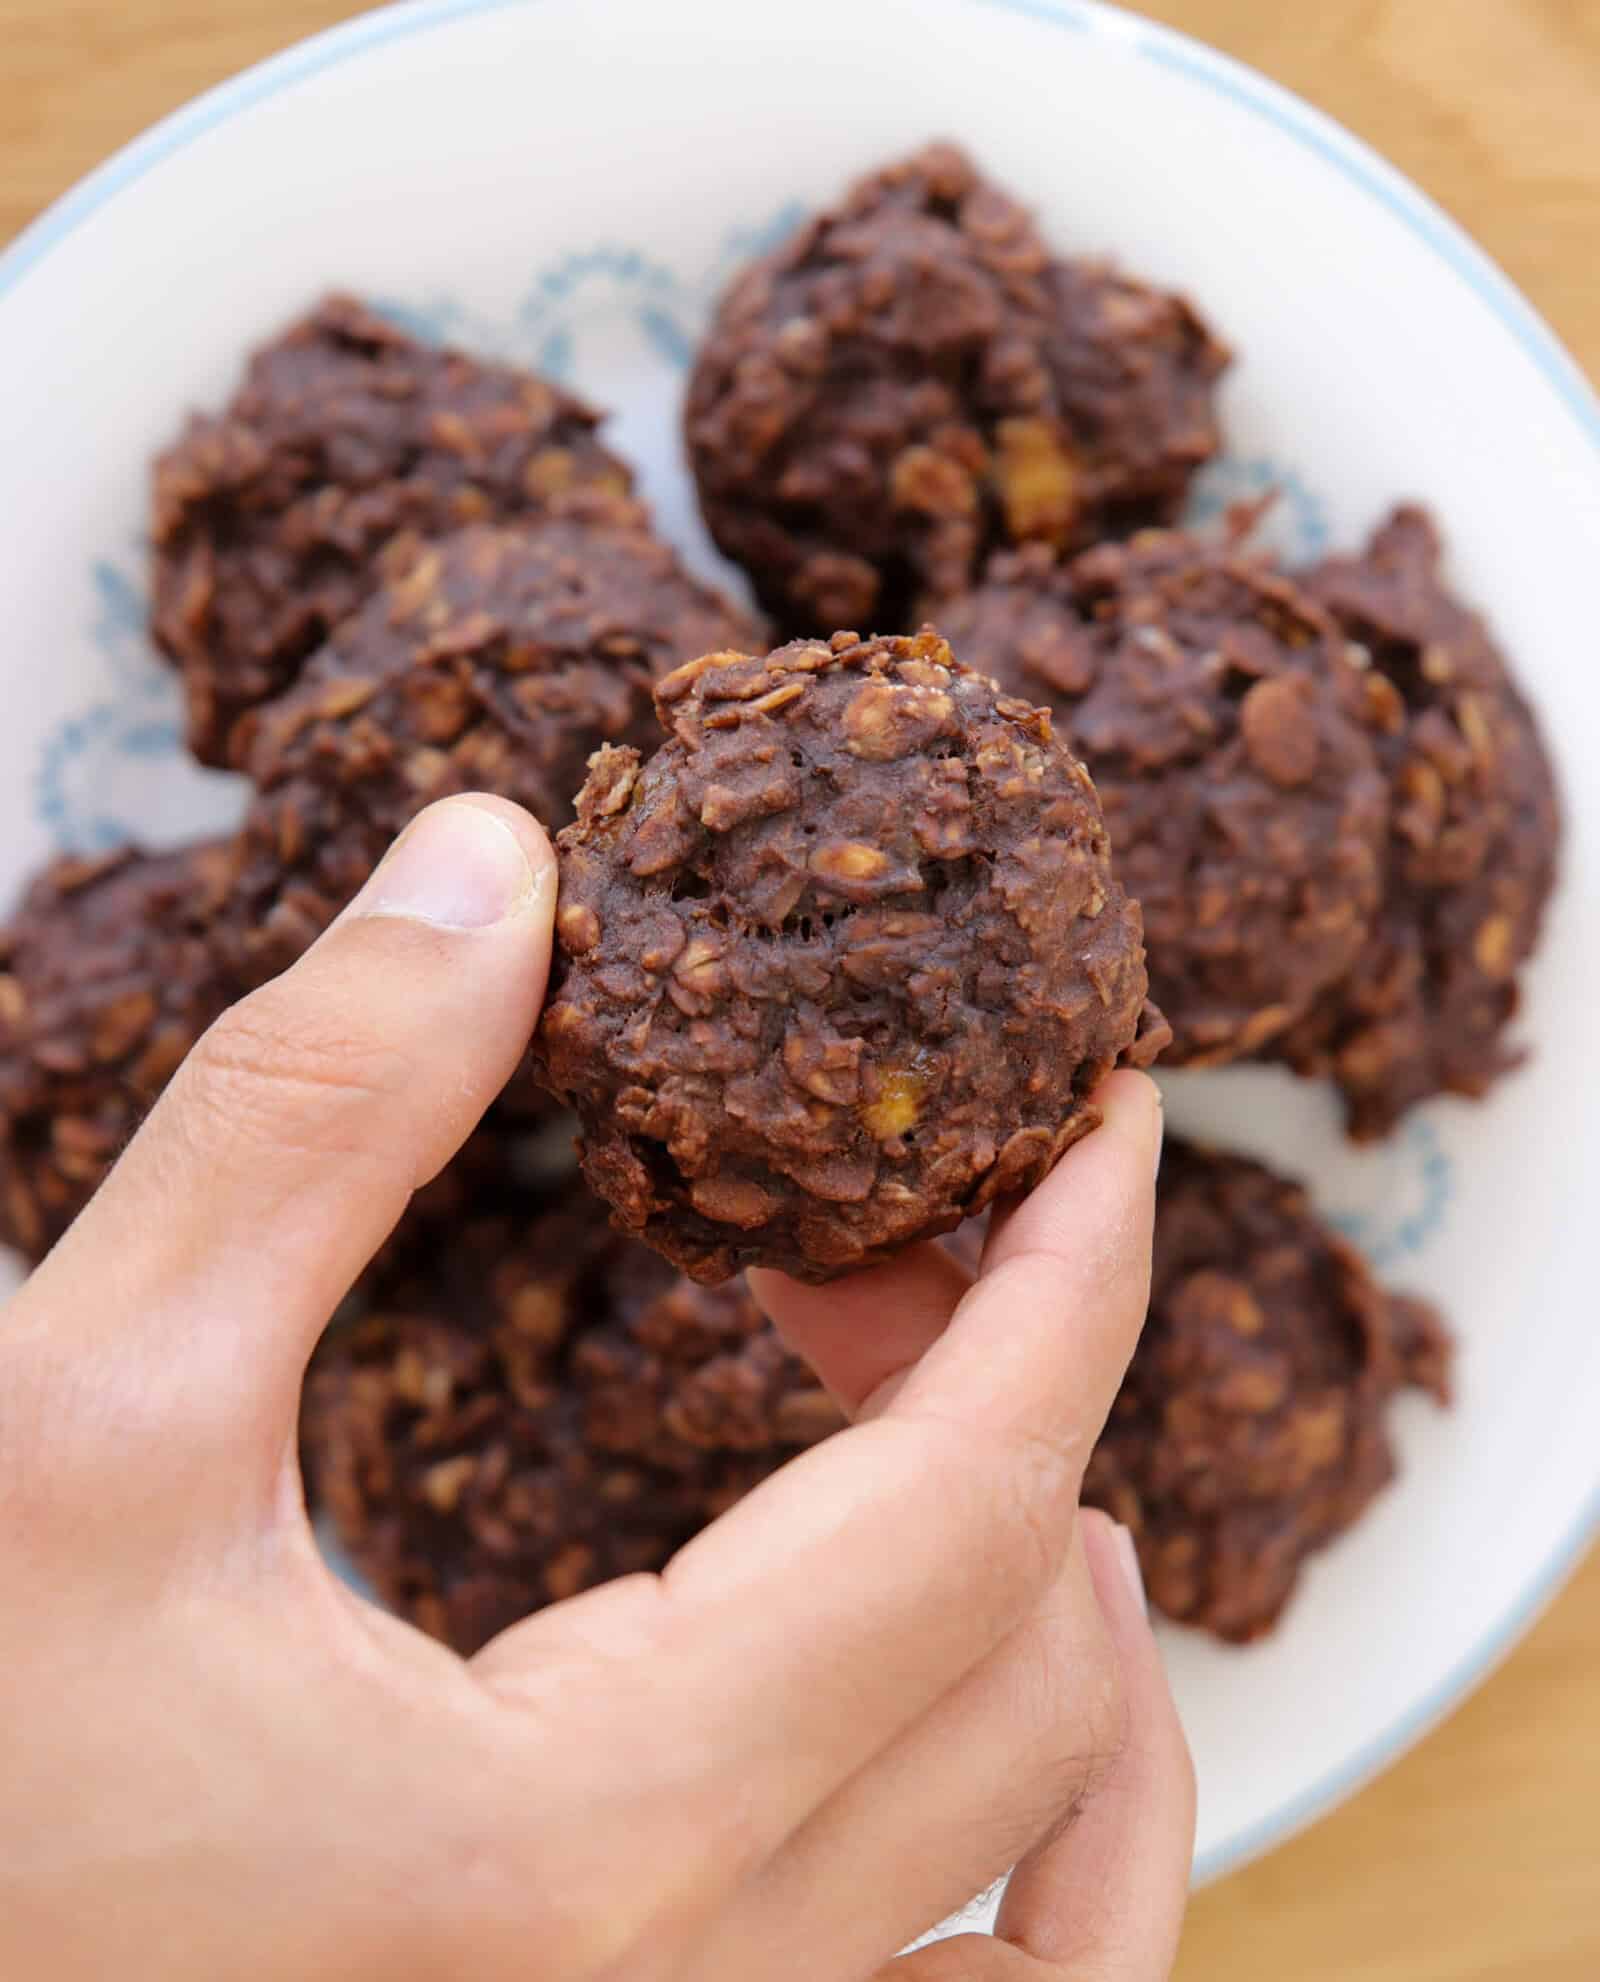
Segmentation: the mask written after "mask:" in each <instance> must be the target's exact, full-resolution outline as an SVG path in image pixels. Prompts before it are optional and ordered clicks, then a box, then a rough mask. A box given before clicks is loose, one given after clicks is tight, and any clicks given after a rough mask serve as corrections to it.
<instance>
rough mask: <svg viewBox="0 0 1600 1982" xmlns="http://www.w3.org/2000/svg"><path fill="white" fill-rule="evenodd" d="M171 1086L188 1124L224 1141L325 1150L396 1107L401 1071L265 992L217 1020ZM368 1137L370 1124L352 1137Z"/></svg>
mask: <svg viewBox="0 0 1600 1982" xmlns="http://www.w3.org/2000/svg"><path fill="white" fill-rule="evenodd" d="M174 1086H175V1088H176V1089H177V1090H178V1098H179V1102H180V1104H181V1105H182V1106H183V1107H184V1108H185V1110H186V1111H187V1112H188V1113H189V1115H190V1116H191V1117H192V1118H194V1119H197V1120H199V1121H201V1122H204V1123H207V1124H208V1125H212V1124H214V1125H215V1126H216V1127H217V1128H218V1129H219V1130H220V1131H221V1132H223V1133H225V1134H226V1136H227V1137H228V1138H229V1139H230V1140H237V1139H239V1138H241V1137H243V1138H247V1139H249V1140H252V1141H255V1142H257V1143H258V1144H261V1145H266V1146H270V1147H273V1148H280V1149H281V1148H291V1149H292V1148H301V1147H305V1148H308V1149H316V1150H324V1149H327V1148H328V1147H330V1146H337V1145H340V1144H342V1143H344V1142H346V1141H347V1140H350V1139H351V1131H352V1130H353V1128H354V1127H355V1124H356V1121H357V1118H361V1119H366V1118H369V1117H371V1116H373V1115H377V1116H379V1117H384V1116H388V1115H391V1114H393V1113H394V1112H396V1111H397V1110H398V1108H399V1106H400V1105H401V1103H402V1101H403V1097H404V1092H405V1067H404V1064H403V1061H402V1059H401V1056H399V1055H397V1054H396V1053H395V1052H394V1051H393V1050H392V1049H389V1048H386V1047H384V1046H383V1045H381V1044H376V1043H374V1042H372V1041H370V1040H364V1039H361V1038H359V1037H356V1036H354V1035H352V1034H351V1033H350V1032H349V1031H348V1030H343V1029H340V1028H337V1027H333V1026H330V1025H328V1024H327V1023H326V1022H323V1021H319V1020H318V1019H317V1018H316V1017H315V1016H312V1017H310V1018H308V1017H307V1016H306V1015H305V1014H303V1013H301V1012H299V1011H298V1010H296V1009H294V1008H293V1007H292V1006H291V1005H290V1003H289V1001H288V1000H287V999H286V998H285V997H283V996H282V995H281V994H280V993H279V991H278V987H277V986H276V985H269V986H268V987H266V989H265V990H262V991H257V992H254V993H252V994H251V996H250V997H248V998H246V999H244V1000H243V1001H242V1002H241V1003H239V1004H237V1005H235V1006H234V1007H233V1008H232V1009H231V1010H230V1011H228V1012H225V1013H224V1014H223V1016H222V1017H221V1018H220V1019H218V1020H217V1022H216V1024H215V1025H213V1026H212V1027H211V1028H210V1030H209V1031H208V1032H206V1033H205V1035H204V1036H203V1037H202V1038H201V1040H200V1042H199V1044H198V1045H197V1046H196V1047H195V1049H194V1051H193V1052H192V1053H191V1054H190V1056H189V1058H188V1061H187V1062H186V1063H185V1065H184V1067H183V1068H182V1069H181V1071H180V1073H179V1076H178V1079H177V1080H176V1081H175V1082H174ZM377 1135H381V1128H380V1127H379V1125H377V1124H372V1125H370V1126H369V1128H368V1132H367V1133H366V1134H364V1135H362V1136H360V1137H359V1138H358V1140H359V1142H360V1143H361V1144H362V1145H366V1144H369V1143H371V1142H373V1140H374V1137H375V1136H377Z"/></svg>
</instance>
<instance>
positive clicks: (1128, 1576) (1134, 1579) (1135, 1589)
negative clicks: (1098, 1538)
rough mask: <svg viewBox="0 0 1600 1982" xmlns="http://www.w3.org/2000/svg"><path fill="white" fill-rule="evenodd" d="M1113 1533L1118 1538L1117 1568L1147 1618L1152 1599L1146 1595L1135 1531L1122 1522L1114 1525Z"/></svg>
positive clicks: (1116, 1522)
mask: <svg viewBox="0 0 1600 1982" xmlns="http://www.w3.org/2000/svg"><path fill="white" fill-rule="evenodd" d="M1112 1532H1113V1533H1114V1534H1115V1536H1116V1538H1117V1566H1118V1568H1119V1569H1120V1570H1121V1571H1122V1580H1123V1581H1124V1582H1125V1583H1126V1584H1127V1586H1128V1589H1129V1590H1130V1592H1131V1593H1132V1594H1133V1596H1134V1597H1135V1598H1136V1599H1137V1601H1138V1605H1139V1608H1140V1609H1141V1610H1142V1611H1143V1612H1144V1614H1145V1616H1146V1617H1148V1616H1149V1615H1150V1599H1149V1597H1148V1596H1146V1594H1145V1587H1144V1571H1143V1570H1142V1569H1141V1568H1140V1567H1139V1551H1138V1549H1137V1548H1135V1547H1134V1543H1133V1531H1132V1530H1131V1529H1129V1528H1125V1527H1123V1525H1122V1523H1121V1522H1120V1521H1115V1522H1113V1523H1112Z"/></svg>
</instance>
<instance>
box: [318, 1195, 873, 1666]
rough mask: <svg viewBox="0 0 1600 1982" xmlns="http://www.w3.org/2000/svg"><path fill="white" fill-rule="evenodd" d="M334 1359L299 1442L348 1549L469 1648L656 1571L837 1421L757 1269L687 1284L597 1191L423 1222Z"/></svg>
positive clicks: (371, 1292) (325, 1363) (398, 1597)
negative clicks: (790, 1341)
mask: <svg viewBox="0 0 1600 1982" xmlns="http://www.w3.org/2000/svg"><path fill="white" fill-rule="evenodd" d="M368 1297H369V1303H370V1305H369V1308H368V1311H367V1313H366V1314H365V1315H364V1317H363V1318H362V1319H360V1320H359V1321H357V1322H356V1323H355V1324H354V1325H353V1326H352V1327H351V1328H350V1329H348V1330H346V1331H344V1332H343V1333H342V1334H340V1335H338V1336H336V1337H334V1338H332V1339H330V1341H329V1342H328V1343H327V1344H325V1345H324V1348H323V1350H322V1351H321V1352H320V1355H319V1359H318V1362H317V1364H316V1366H314V1368H313V1371H312V1376H311V1379H310V1384H309V1386H308V1392H307V1406H306V1412H305V1418H304V1426H303V1448H304V1455H305V1462H306V1467H307V1474H308V1481H309V1485H310V1487H311V1490H312V1491H313V1493H314V1494H315V1495H316V1497H317V1498H318V1500H319V1503H320V1504H321V1505H322V1506H323V1507H324V1508H325V1510H326V1511H327V1513H328V1515H329V1516H330V1517H331V1519H332V1520H333V1523H334V1525H335V1528H336V1531H337V1532H338V1534H339V1537H340V1539H341V1541H342V1542H343V1544H344V1546H345V1548H346V1550H347V1551H348V1552H349V1554H350V1556H351V1558H352V1559H353V1561H354V1562H355V1563H356V1565H357V1566H358V1567H359V1568H360V1569H361V1570H362V1571H363V1572H364V1573H365V1574H366V1575H367V1577H368V1578H369V1579H370V1580H371V1582H372V1583H373V1585H374V1587H375V1588H376V1589H377V1591H378V1592H379V1594H380V1595H381V1596H382V1597H383V1598H384V1599H385V1600H386V1601H387V1602H388V1603H389V1604H391V1605H392V1606H393V1607H394V1608H395V1609H397V1610H398V1611H400V1612H401V1613H402V1614H403V1615H404V1616H407V1617H410V1618H411V1619H413V1620H414V1621H415V1622H416V1623H418V1624H420V1625H421V1626H422V1627H423V1628H424V1629H425V1630H427V1631H430V1632H432V1633H433V1634H434V1635H435V1636H436V1637H440V1638H443V1639H444V1640H445V1641H446V1642H447V1643H449V1644H452V1645H454V1646H455V1647H456V1648H457V1649H458V1650H459V1651H461V1652H464V1653H470V1652H473V1651H475V1650H477V1648H478V1647H479V1646H480V1645H482V1644H484V1643H485V1642H486V1641H487V1640H488V1639H489V1638H491V1637H493V1636H494V1635H495V1633H496V1632H498V1631H501V1630H503V1629H504V1628H505V1627H506V1626H507V1625H509V1624H511V1623H514V1622H515V1621H516V1620H517V1619H518V1618H520V1617H524V1616H526V1615H527V1614H528V1613H529V1612H531V1611H534V1610H537V1609H538V1608H539V1607H540V1606H541V1605H542V1604H545V1603H549V1602H552V1601H554V1600H556V1599H559V1598H561V1597H567V1596H571V1595H573V1594H574V1593H576V1592H577V1591H578V1590H581V1589H585V1588H588V1587H589V1586H590V1585H591V1584H594V1583H599V1582H603V1581H605V1580H606V1579H607V1578H609V1577H612V1576H619V1575H625V1574H627V1573H628V1572H630V1571H634V1570H640V1569H659V1568H660V1567H661V1566H662V1565H663V1564H664V1563H665V1562H666V1561H667V1560H668V1558H669V1557H670V1556H671V1555H672V1554H674V1553H675V1552H676V1550H677V1549H679V1548H680V1547H681V1546H682V1545H683V1544H684V1543H685V1542H686V1541H688V1540H689V1539H690V1537H691V1536H692V1535H694V1534H695V1533H696V1532H697V1531H698V1530H699V1529H700V1528H702V1527H703V1526H704V1525H705V1524H706V1522H708V1521H709V1520H711V1519H713V1518H714V1517H715V1516H716V1515H717V1514H719V1513H721V1512H722V1511H723V1510H724V1509H725V1508H727V1507H728V1506H731V1505H732V1503H733V1502H734V1501H735V1500H736V1499H738V1498H739V1497H740V1496H741V1495H742V1494H743V1493H745V1492H746V1491H748V1490H749V1488H751V1487H752V1486H754V1485H756V1484H757V1483H758V1481H760V1480H761V1479H763V1478H764V1477H765V1476H766V1475H767V1474H768V1473H770V1472H772V1471H773V1470H774V1469H775V1468H776V1467H778V1466H779V1465H781V1464H782V1463H783V1461H784V1460H785V1459H787V1458H789V1457H791V1456H792V1455H793V1454H794V1453H795V1452H797V1451H799V1450H800V1449H801V1448H803V1447H804V1446H807V1445H811V1444H814V1443H815V1442H816V1441H817V1440H818V1439H820V1438H823V1437H825V1436H826V1435H827V1434H828V1433H829V1432H831V1431H833V1430H836V1429H837V1428H838V1427H839V1425H840V1424H841V1422H842V1420H841V1419H840V1417H839V1415H838V1413H837V1411H836V1409H835V1407H834V1406H833V1404H832V1403H831V1402H830V1401H829V1399H828V1397H827V1395H826V1393H825V1392H823V1391H822V1390H821V1389H819V1388H818V1386H817V1383H816V1379H815V1378H814V1377H813V1376H812V1375H811V1373H810V1372H809V1370H808V1369H806V1367H805V1366H804V1365H803V1364H802V1363H800V1362H799V1361H797V1360H796V1359H795V1358H794V1357H792V1356H790V1355H788V1354H787V1352H786V1351H785V1350H784V1349H783V1347H782V1345H781V1343H780V1342H779V1341H778V1338H777V1336H776V1335H775V1334H774V1333H773V1332H772V1331H771V1329H770V1328H768V1327H767V1325H766V1323H765V1322H764V1320H763V1318H762V1316H761V1314H760V1311H759V1310H758V1309H757V1307H756V1305H755V1303H754V1301H752V1300H751V1298H750V1296H749V1295H748V1294H747V1293H746V1292H745V1290H744V1288H743V1286H742V1285H739V1286H732V1287H728V1288H724V1289H719V1290H716V1291H710V1290H707V1289H705V1288H699V1287H695V1286H693V1285H691V1284H690V1283H689V1282H688V1281H686V1280H684V1279H682V1278H681V1277H680V1276H679V1275H677V1274H676V1273H674V1272H673V1270H672V1268H671V1267H669V1266H667V1265H666V1264H665V1262H664V1261H662V1260H661V1259H659V1258H658V1257H657V1256H656V1255H655V1254H654V1253H652V1252H650V1251H648V1250H647V1249H646V1248H644V1247H642V1246H636V1245H634V1244H633V1243H632V1242H631V1241H629V1240H627V1239H623V1238H620V1237H618V1236H617V1234H615V1233H614V1232H612V1231H610V1230H609V1229H608V1227H607V1224H606V1220H605V1214H604V1211H603V1210H602V1208H601V1207H600V1206H599V1205H597V1204H596V1203H595V1202H594V1200H593V1199H591V1198H589V1197H588V1195H587V1193H584V1192H581V1191H580V1192H577V1193H568V1194H567V1195H566V1196H565V1197H563V1198H559V1199H557V1200H555V1201H554V1202H553V1203H552V1204H550V1205H548V1206H547V1208H546V1209H545V1211H544V1212H543V1214H542V1215H541V1216H539V1217H536V1218H535V1219H534V1220H533V1221H532V1222H531V1223H530V1221H529V1219H528V1217H527V1214H526V1209H525V1207H524V1209H523V1210H521V1211H520V1212H517V1213H500V1212H495V1213H491V1214H490V1215H487V1216H479V1217H477V1218H475V1219H468V1220H466V1221H465V1222H461V1221H455V1220H452V1221H451V1222H450V1223H449V1224H448V1225H445V1226H437V1225H429V1224H428V1223H427V1221H426V1220H423V1221H418V1222H414V1223H413V1224H412V1226H411V1228H410V1231H409V1237H408V1242H407V1243H406V1244H404V1245H403V1246H402V1247H401V1248H400V1252H399V1255H398V1256H397V1257H396V1258H394V1259H393V1261H392V1263H391V1264H390V1266H389V1268H388V1270H387V1272H386V1274H385V1275H384V1276H382V1277H381V1278H379V1279H376V1280H374V1281H370V1282H369V1285H368Z"/></svg>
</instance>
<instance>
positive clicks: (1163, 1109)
mask: <svg viewBox="0 0 1600 1982" xmlns="http://www.w3.org/2000/svg"><path fill="white" fill-rule="evenodd" d="M1166 1139H1167V1098H1166V1096H1165V1095H1164V1094H1163V1093H1162V1092H1161V1090H1160V1088H1159V1087H1158V1088H1157V1089H1156V1167H1155V1175H1156V1178H1157V1180H1158V1181H1159V1180H1160V1177H1161V1149H1162V1145H1163V1144H1164V1143H1165V1142H1166Z"/></svg>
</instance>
